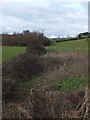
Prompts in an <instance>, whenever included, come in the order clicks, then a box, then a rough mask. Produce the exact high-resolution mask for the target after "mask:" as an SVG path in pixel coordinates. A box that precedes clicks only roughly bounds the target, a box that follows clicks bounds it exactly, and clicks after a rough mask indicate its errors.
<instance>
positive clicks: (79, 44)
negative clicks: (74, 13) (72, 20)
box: [48, 39, 88, 52]
mask: <svg viewBox="0 0 90 120" xmlns="http://www.w3.org/2000/svg"><path fill="white" fill-rule="evenodd" d="M48 49H53V50H55V51H65V52H66V51H72V52H75V51H76V52H87V51H88V42H87V41H86V39H84V40H76V41H65V42H57V43H54V44H52V45H51V46H49V47H48Z"/></svg>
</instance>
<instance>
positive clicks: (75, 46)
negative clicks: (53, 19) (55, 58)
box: [0, 40, 88, 61]
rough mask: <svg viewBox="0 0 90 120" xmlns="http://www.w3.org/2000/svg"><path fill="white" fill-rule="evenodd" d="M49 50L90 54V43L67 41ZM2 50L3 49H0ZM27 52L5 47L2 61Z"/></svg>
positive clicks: (54, 44)
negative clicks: (89, 51) (89, 48)
mask: <svg viewBox="0 0 90 120" xmlns="http://www.w3.org/2000/svg"><path fill="white" fill-rule="evenodd" d="M46 48H47V49H51V50H55V51H64V52H82V53H86V52H88V42H87V41H86V40H76V41H65V42H57V43H53V44H51V45H50V46H49V47H46ZM0 49H1V48H0ZM24 52H25V47H15V46H3V47H2V60H3V61H5V60H7V59H9V58H12V57H15V56H18V55H20V54H22V53H24Z"/></svg>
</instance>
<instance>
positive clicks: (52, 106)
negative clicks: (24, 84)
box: [3, 51, 90, 118]
mask: <svg viewBox="0 0 90 120" xmlns="http://www.w3.org/2000/svg"><path fill="white" fill-rule="evenodd" d="M87 68H88V56H87V55H84V54H80V53H60V52H51V51H50V52H47V54H46V55H42V56H39V57H38V58H36V57H35V56H33V57H32V56H31V55H30V56H29V54H28V55H27V53H25V54H23V55H21V56H19V57H16V58H14V59H11V60H9V61H6V62H5V63H3V80H7V81H12V80H13V81H15V80H17V79H18V78H19V79H20V80H23V79H24V80H26V79H27V80H31V78H32V76H33V75H36V74H40V72H41V73H42V74H41V76H40V77H39V78H37V81H39V83H37V84H34V86H32V88H34V89H29V93H30V94H28V102H27V103H19V102H17V103H15V102H13V103H8V104H5V105H3V118H37V117H39V118H67V117H68V118H86V117H88V114H87V113H88V111H89V107H90V105H89V104H90V103H89V102H90V101H89V100H87V97H86V96H87V90H86V92H84V90H82V91H72V92H71V91H64V92H61V91H57V90H55V89H54V88H53V87H52V86H51V84H54V83H55V82H57V81H60V80H64V79H65V78H69V77H81V76H82V77H88V69H87ZM51 87H52V88H51ZM88 103H89V104H88Z"/></svg>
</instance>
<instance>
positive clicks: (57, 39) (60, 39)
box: [51, 32, 90, 42]
mask: <svg viewBox="0 0 90 120" xmlns="http://www.w3.org/2000/svg"><path fill="white" fill-rule="evenodd" d="M85 38H90V33H88V32H85V33H80V34H78V36H76V37H67V38H59V37H58V38H52V39H51V41H56V42H63V41H71V40H78V39H85Z"/></svg>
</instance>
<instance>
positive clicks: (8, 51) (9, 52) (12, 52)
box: [2, 46, 25, 61]
mask: <svg viewBox="0 0 90 120" xmlns="http://www.w3.org/2000/svg"><path fill="white" fill-rule="evenodd" d="M24 52H25V47H11V46H3V47H2V61H5V60H7V59H9V58H12V57H15V56H18V55H20V54H22V53H24Z"/></svg>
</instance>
